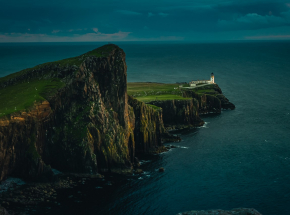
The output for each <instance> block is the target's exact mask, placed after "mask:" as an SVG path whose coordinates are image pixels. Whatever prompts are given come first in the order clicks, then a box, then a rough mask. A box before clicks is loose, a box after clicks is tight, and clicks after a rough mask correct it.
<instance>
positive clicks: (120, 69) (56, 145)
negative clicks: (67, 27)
mask: <svg viewBox="0 0 290 215" xmlns="http://www.w3.org/2000/svg"><path fill="white" fill-rule="evenodd" d="M126 71H127V66H126V62H125V53H124V52H123V50H122V49H120V48H119V47H117V46H115V45H106V46H103V47H101V48H98V49H96V50H93V51H91V52H88V53H86V54H84V55H81V56H78V57H75V58H70V59H65V60H62V61H57V62H53V63H47V64H43V65H39V66H37V67H35V68H32V69H26V70H23V71H21V72H18V73H15V74H12V75H10V76H7V77H4V78H2V79H0V91H1V94H0V96H2V97H3V96H5V95H7V93H6V94H5V93H3V92H7V91H9V90H11V89H18V88H20V87H23V86H25V87H26V88H25V90H26V89H27V90H28V89H30V88H29V86H31V85H33V84H38V85H37V86H39V88H38V87H35V89H34V87H33V90H34V91H33V94H34V93H35V94H36V90H37V89H38V91H40V88H41V87H42V88H41V89H43V90H42V92H41V93H40V94H36V95H35V96H34V97H35V98H38V97H39V98H38V100H37V99H35V100H34V97H33V98H32V100H34V101H32V102H31V104H30V106H29V105H27V104H26V103H25V105H23V107H25V108H23V109H21V110H20V111H17V110H18V108H17V110H16V107H15V110H14V105H13V108H12V109H11V108H10V109H9V106H8V108H7V107H6V110H5V109H4V108H2V109H3V110H1V109H0V111H1V112H4V116H3V114H2V116H1V115H0V117H1V118H0V171H1V176H0V180H3V179H4V178H5V177H7V176H8V175H13V176H18V177H22V178H25V179H28V180H39V179H50V178H51V177H52V171H51V167H53V168H56V169H58V170H60V171H65V172H81V173H97V172H99V171H101V172H130V171H131V170H132V166H133V163H134V160H135V151H136V150H137V151H141V152H145V151H148V150H149V148H152V147H156V146H159V145H160V144H161V135H162V132H163V131H164V128H163V123H162V116H161V114H160V113H158V112H156V111H154V110H152V109H151V108H146V106H144V105H145V104H144V105H143V104H140V103H138V102H133V99H131V100H132V102H131V104H132V105H133V106H134V107H135V109H133V108H132V107H131V106H130V105H129V104H128V96H127V73H126ZM39 83H42V85H44V86H42V85H41V86H40V85H39ZM53 83H57V84H54V85H53V87H51V86H52V84H53ZM33 86H34V85H33ZM35 86H36V85H35ZM18 93H20V91H19V92H18ZM33 94H32V95H33ZM17 95H18V94H17V93H16V95H15V98H16V97H17ZM29 95H30V94H29ZM2 99H3V98H2ZM5 99H6V100H8V101H7V105H8V104H9V103H11V102H12V103H13V101H11V102H10V100H9V99H10V98H7V97H5ZM11 99H13V98H11ZM29 99H30V97H28V98H27V99H26V100H29ZM19 100H21V96H19ZM25 102H26V101H25ZM18 103H20V101H19V102H18ZM18 103H17V102H16V104H17V105H18V106H20V107H21V105H20V104H18ZM15 106H16V105H15ZM0 108H1V107H0ZM5 111H6V112H5ZM135 113H136V115H137V120H135ZM135 136H136V139H137V140H138V144H137V147H136V148H135Z"/></svg>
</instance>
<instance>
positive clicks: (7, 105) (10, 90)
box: [0, 79, 64, 117]
mask: <svg viewBox="0 0 290 215" xmlns="http://www.w3.org/2000/svg"><path fill="white" fill-rule="evenodd" d="M63 85H64V83H62V82H61V81H60V80H58V79H53V80H32V81H29V82H28V81H27V82H25V83H19V84H16V85H12V86H8V87H5V88H2V89H0V117H2V116H5V115H7V114H11V113H13V112H17V111H21V110H26V109H28V108H30V107H32V106H33V104H34V102H39V101H44V100H46V98H47V97H48V96H49V95H51V94H53V93H55V92H56V90H57V89H58V88H61V87H62V86H63Z"/></svg>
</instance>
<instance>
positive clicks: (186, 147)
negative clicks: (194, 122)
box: [179, 146, 189, 149]
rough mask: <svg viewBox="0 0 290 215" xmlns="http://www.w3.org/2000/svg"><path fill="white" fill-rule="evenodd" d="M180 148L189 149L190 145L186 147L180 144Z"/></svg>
mask: <svg viewBox="0 0 290 215" xmlns="http://www.w3.org/2000/svg"><path fill="white" fill-rule="evenodd" d="M179 148H181V149H188V148H189V147H186V146H179Z"/></svg>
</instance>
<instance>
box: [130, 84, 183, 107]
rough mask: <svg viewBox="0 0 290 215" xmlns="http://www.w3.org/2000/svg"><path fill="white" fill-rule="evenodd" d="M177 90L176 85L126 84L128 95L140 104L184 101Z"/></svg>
mask: <svg viewBox="0 0 290 215" xmlns="http://www.w3.org/2000/svg"><path fill="white" fill-rule="evenodd" d="M174 88H178V84H161V83H148V82H137V83H128V85H127V92H128V95H131V96H133V97H134V98H136V99H138V100H139V101H142V102H150V101H154V100H173V99H175V100H186V99H188V98H184V97H182V92H181V91H180V90H179V89H174Z"/></svg>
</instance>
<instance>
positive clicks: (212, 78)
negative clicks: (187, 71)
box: [210, 72, 214, 84]
mask: <svg viewBox="0 0 290 215" xmlns="http://www.w3.org/2000/svg"><path fill="white" fill-rule="evenodd" d="M210 82H211V83H212V84H214V74H213V72H212V73H211V75H210Z"/></svg>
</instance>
